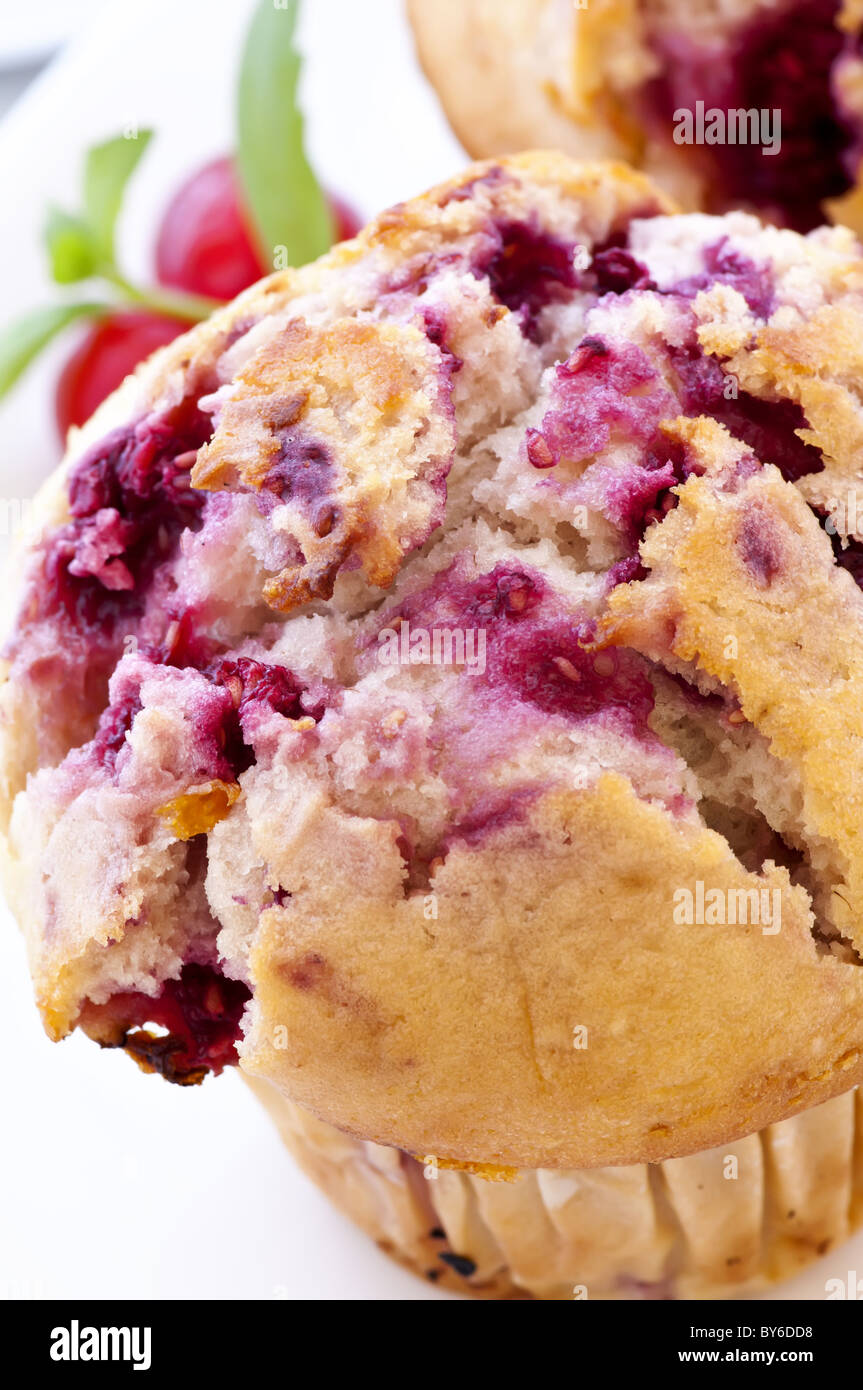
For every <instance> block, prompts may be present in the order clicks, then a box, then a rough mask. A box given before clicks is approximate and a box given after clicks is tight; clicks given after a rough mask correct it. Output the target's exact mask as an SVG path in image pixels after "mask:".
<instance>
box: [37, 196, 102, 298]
mask: <svg viewBox="0 0 863 1390" xmlns="http://www.w3.org/2000/svg"><path fill="white" fill-rule="evenodd" d="M44 237H45V246H46V248H47V251H48V260H49V262H50V266H51V274H52V276H53V278H54V279H55V280H56V282H57V284H58V285H72V284H74V283H75V281H76V280H86V279H88V278H89V276H91V275H93V274H94V273H95V271H96V266H97V264H98V252H97V248H96V246H95V245H94V242H93V234H92V232H91V231H90V228H89V226H88V225H87V223H86V222H83V221H82V220H81V218H80V217H73V216H72V214H71V213H68V212H63V211H62V209H61V208H49V209H48V216H47V218H46V220H45V231H44Z"/></svg>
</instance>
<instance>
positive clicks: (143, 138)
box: [84, 130, 153, 264]
mask: <svg viewBox="0 0 863 1390" xmlns="http://www.w3.org/2000/svg"><path fill="white" fill-rule="evenodd" d="M152 138H153V132H152V130H139V131H137V133H136V134H134V135H130V136H128V137H127V136H125V135H118V136H116V137H115V138H114V139H113V140H106V141H105V143H104V144H102V145H94V146H93V148H92V149H91V150H90V151H89V152H88V154H87V161H86V163H85V165H84V209H85V211H86V214H87V221H88V222H89V224H90V228H91V230H92V234H93V240H94V244H95V246H96V248H97V251H98V254H99V256H100V258H101V259H102V260H103V261H106V262H107V263H108V264H113V262H114V231H115V228H116V226H117V217H118V215H119V212H120V207H121V206H122V202H123V194H124V193H125V191H126V184H127V183H128V182H129V179H130V178H131V177H132V174H133V173H134V172H135V169H136V167H137V165H138V161H139V160H140V159H141V157H142V155H143V154H144V151H145V150H146V148H147V146H148V145H149V143H150V141H151V139H152Z"/></svg>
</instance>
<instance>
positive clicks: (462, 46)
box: [408, 0, 863, 232]
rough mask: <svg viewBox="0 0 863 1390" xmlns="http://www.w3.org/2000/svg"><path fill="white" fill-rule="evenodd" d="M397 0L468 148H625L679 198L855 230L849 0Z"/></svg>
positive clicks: (858, 60)
mask: <svg viewBox="0 0 863 1390" xmlns="http://www.w3.org/2000/svg"><path fill="white" fill-rule="evenodd" d="M408 7H409V11H410V16H411V20H412V22H413V26H414V31H415V33H416V37H417V43H418V48H419V53H420V57H421V59H422V61H423V64H424V66H425V69H426V71H427V73H428V75H429V78H430V79H431V81H432V83H433V84H434V86H435V87H436V88H437V91H438V93H439V95H440V97H441V100H442V101H443V104H444V108H445V110H446V112H447V115H448V116H449V118H450V120H451V122H452V124H453V126H454V128H455V130H456V132H457V134H458V136H459V138H460V139H461V141H462V143H463V144H464V145H465V147H466V149H467V150H468V151H469V153H470V154H472V155H475V156H487V155H495V154H502V153H506V152H508V151H510V150H518V149H525V148H527V149H530V148H533V147H534V146H536V145H549V146H555V147H557V148H559V149H562V150H566V151H568V152H569V153H571V154H573V155H576V156H578V157H580V158H611V159H626V160H628V161H629V162H630V163H632V164H635V165H637V166H640V167H642V168H644V169H645V170H647V171H648V172H649V173H650V174H651V175H652V176H653V177H654V178H656V179H657V180H658V181H659V182H660V183H661V184H662V185H663V186H664V187H665V188H666V189H667V190H669V191H670V192H671V193H672V195H673V196H674V197H675V198H677V199H678V201H679V202H680V203H682V204H683V205H684V206H685V207H690V208H705V209H707V210H708V211H710V212H725V211H728V210H730V209H736V208H739V207H747V208H751V209H752V210H755V211H757V212H759V213H760V214H761V215H762V216H764V217H766V218H769V219H770V220H772V221H774V222H777V223H779V224H781V225H783V226H788V227H794V228H796V229H797V230H798V231H803V232H806V231H809V230H811V229H812V228H813V227H816V226H817V225H818V224H819V223H821V222H824V221H828V220H829V221H839V222H845V223H847V224H848V225H849V226H851V227H853V228H854V229H855V230H856V231H858V232H859V231H861V230H863V200H861V194H860V171H861V161H863V53H861V25H863V9H861V6H860V4H859V0H590V3H589V4H587V3H584V4H578V3H574V0H408ZM680 112H690V113H692V122H691V125H689V124H688V123H687V120H686V117H685V116H680V117H679V118H678V119H675V117H676V115H677V113H680ZM750 112H751V113H753V114H752V115H751V116H750V115H746V114H745V113H750ZM776 112H779V113H780V116H779V119H778V121H777V117H776V115H775V113H776ZM711 113H715V114H714V115H713V116H711ZM762 113H763V115H762ZM744 115H745V119H741V118H742V117H743V116H744ZM678 142H679V143H678Z"/></svg>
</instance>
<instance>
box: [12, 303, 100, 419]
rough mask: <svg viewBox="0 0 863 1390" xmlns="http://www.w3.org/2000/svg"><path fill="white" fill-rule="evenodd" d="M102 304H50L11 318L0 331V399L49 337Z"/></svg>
mask: <svg viewBox="0 0 863 1390" xmlns="http://www.w3.org/2000/svg"><path fill="white" fill-rule="evenodd" d="M107 308H108V306H107V305H106V304H94V303H82V304H52V305H50V306H49V307H48V308H46V309H34V310H33V312H32V313H30V314H25V315H24V316H23V317H22V318H19V319H15V320H14V321H13V322H12V323H10V324H9V326H8V327H7V328H5V329H4V330H3V331H2V333H0V399H2V397H3V396H5V395H6V393H7V392H8V391H9V390H10V389H11V388H12V387H13V386H14V385H15V382H16V381H17V380H18V378H19V376H21V374H22V372H24V371H25V370H26V369H27V367H29V365H30V363H31V362H32V361H33V359H34V358H35V357H38V355H39V353H40V352H41V351H42V349H43V348H44V347H47V346H48V344H49V343H50V342H51V339H52V338H55V337H56V336H57V334H58V333H60V332H62V330H63V329H64V328H67V327H68V325H69V324H70V323H74V322H75V320H76V319H80V318H88V317H91V316H95V315H97V314H103V313H105V311H106V309H107Z"/></svg>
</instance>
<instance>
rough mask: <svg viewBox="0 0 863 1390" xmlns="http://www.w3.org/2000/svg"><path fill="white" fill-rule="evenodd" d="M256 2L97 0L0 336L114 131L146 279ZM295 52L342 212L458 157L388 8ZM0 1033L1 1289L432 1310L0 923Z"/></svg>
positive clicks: (6, 168) (67, 80)
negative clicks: (151, 132) (32, 964)
mask: <svg viewBox="0 0 863 1390" xmlns="http://www.w3.org/2000/svg"><path fill="white" fill-rule="evenodd" d="M10 4H11V0H3V5H4V22H5V9H6V7H7V6H8V5H10ZM37 8H40V7H39V6H37ZM48 8H49V9H50V6H49V7H48ZM250 9H251V3H250V0H147V3H145V4H129V3H127V0H115V2H114V3H113V4H110V5H108V6H107V7H106V9H105V10H104V11H103V12H102V13H101V15H100V18H99V19H98V21H97V22H96V23H95V24H93V25H92V26H91V28H90V29H89V30H87V31H85V33H84V35H83V37H81V38H79V39H78V40H77V41H76V42H75V43H74V44H73V45H72V47H71V48H70V49H68V50H66V52H65V53H64V55H63V56H62V57H61V58H60V59H59V60H57V61H56V62H55V63H54V64H53V65H52V66H51V67H50V68H49V69H48V70H47V71H46V72H45V73H44V74H43V75H42V76H41V77H40V78H39V79H38V80H37V82H36V83H35V84H34V86H32V87H31V88H30V89H29V91H28V92H27V94H26V95H25V96H24V97H23V98H22V99H21V101H20V102H19V103H18V105H17V106H16V107H15V108H14V109H13V110H12V111H11V113H10V114H9V115H8V116H6V117H5V119H4V120H3V121H2V122H0V189H2V190H3V206H2V226H0V318H2V320H3V321H5V320H6V319H8V318H9V317H11V316H12V315H13V314H14V313H16V312H18V311H20V310H24V309H27V308H29V307H32V306H35V305H36V304H38V303H40V302H43V301H44V300H45V299H46V298H47V297H48V296H49V295H50V294H51V290H50V288H49V285H48V282H47V280H46V278H45V273H44V265H43V259H42V255H41V250H40V245H39V228H40V225H41V220H42V216H43V212H44V208H45V204H46V202H47V201H49V200H54V201H57V202H60V203H61V204H63V203H66V204H71V205H72V206H74V204H75V201H76V198H77V192H78V178H79V171H80V157H81V154H82V152H83V150H84V149H85V148H86V146H87V145H88V144H89V143H91V142H92V141H94V140H98V139H104V138H106V137H107V136H109V135H112V134H115V133H116V132H117V131H119V130H120V129H122V128H123V127H124V126H126V125H127V124H128V123H129V122H138V123H139V124H141V125H152V126H154V127H155V128H156V131H157V136H158V138H157V140H156V141H155V142H154V144H153V145H152V146H151V148H150V150H149V151H148V153H147V156H146V159H145V161H144V163H143V165H142V167H141V169H140V171H139V173H138V174H137V175H136V178H135V181H134V184H133V186H132V190H131V194H130V197H129V200H128V206H127V209H126V212H125V215H124V219H123V224H122V229H121V245H122V248H123V253H124V256H125V258H126V260H127V262H128V264H129V265H130V267H131V269H132V270H133V271H134V272H135V273H136V274H137V275H139V276H146V275H147V274H148V272H149V271H150V264H149V257H150V253H151V247H152V244H153V233H154V228H155V225H156V222H157V219H158V215H159V210H160V209H161V208H162V207H163V206H164V203H165V201H166V198H167V197H168V196H169V195H170V193H171V192H172V191H173V189H174V188H175V186H176V185H177V184H178V183H179V182H181V181H182V179H183V178H184V176H185V175H186V174H187V173H188V172H189V171H190V170H192V169H194V168H195V167H196V166H197V165H198V164H200V163H201V162H203V161H204V160H206V159H207V158H209V157H211V156H213V155H217V154H220V153H223V152H224V151H226V150H228V149H229V148H230V147H231V143H232V132H233V85H234V77H235V70H236V61H237V55H238V52H239V47H240V43H241V39H242V34H243V30H244V26H245V24H246V21H247V18H248V15H249V13H250ZM28 41H29V39H28ZM33 43H34V44H36V45H37V46H38V38H37V39H34V40H33ZM303 44H304V48H305V50H306V53H307V58H308V61H307V69H306V83H305V98H304V105H305V109H306V112H307V116H308V121H309V137H310V148H311V154H312V158H313V162H314V164H315V166H316V168H317V170H318V172H319V174H320V175H321V177H322V178H323V180H324V181H325V182H326V183H327V184H328V185H330V186H331V187H332V188H334V189H335V190H337V191H339V192H341V193H343V194H344V195H346V196H347V197H348V198H349V199H350V200H351V201H352V202H353V203H354V204H355V205H356V206H357V207H358V208H359V209H360V211H362V212H364V213H366V214H368V215H371V214H372V213H374V212H376V211H378V210H380V209H381V208H382V207H384V206H387V205H388V204H390V203H393V202H395V201H397V200H398V199H400V198H403V197H406V196H410V195H411V194H413V193H417V192H419V191H421V190H422V189H423V188H424V187H425V186H427V185H428V184H431V183H433V182H435V181H436V180H438V179H439V178H442V177H445V176H447V175H448V174H450V173H452V172H453V171H454V170H456V169H457V168H458V167H459V165H460V163H463V162H464V157H463V155H462V153H461V151H460V149H459V146H458V145H457V143H456V142H455V140H454V139H453V137H452V136H451V135H450V133H449V131H448V129H447V127H446V126H445V123H444V121H443V119H442V117H441V115H440V114H439V112H438V109H437V106H436V103H435V99H434V97H433V95H432V93H431V92H430V90H429V88H428V86H427V85H426V83H425V80H424V78H423V77H422V75H421V74H420V72H419V69H418V67H417V65H416V61H415V59H414V55H413V51H412V47H411V43H410V38H409V35H408V32H407V27H406V24H405V21H404V18H403V15H402V11H401V4H400V0H306V5H305V16H304V26H303ZM0 49H2V44H0ZM2 57H3V54H2V51H0V59H2ZM66 351H68V344H67V345H66V346H65V347H60V348H58V349H57V350H56V351H54V352H52V353H51V354H49V357H48V359H47V360H46V361H44V362H43V363H42V364H41V365H40V366H39V367H38V368H37V369H36V370H34V371H33V372H32V373H31V374H30V375H29V376H28V378H27V379H26V380H25V381H24V383H23V384H22V385H21V386H20V387H19V388H18V389H17V390H16V392H15V393H14V395H13V396H12V397H11V398H10V399H9V400H8V401H7V402H5V403H3V404H2V405H0V440H2V451H0V498H4V499H9V498H23V497H27V496H29V495H30V494H31V493H32V492H33V490H34V489H35V487H36V486H37V485H38V483H39V482H40V481H41V480H42V478H44V476H45V475H46V474H47V473H48V472H49V471H50V469H51V468H52V467H53V466H54V464H55V463H56V462H57V460H58V457H59V445H58V441H57V439H56V436H55V433H54V423H53V413H52V394H51V393H52V379H53V373H54V371H55V369H56V363H57V361H58V360H62V358H63V356H64V353H65V352H66ZM0 1029H2V1033H0V1057H2V1061H0V1297H7V1298H8V1297H11V1298H19V1297H25V1298H29V1297H59V1298H67V1297H80V1298H111V1297H114V1298H116V1297H120V1298H125V1297H136V1298H137V1297H140V1298H151V1297H157V1298H226V1297H227V1298H267V1299H270V1298H276V1299H278V1298H285V1297H287V1298H298V1299H322V1298H335V1299H375V1300H392V1299H426V1298H441V1297H446V1295H443V1294H441V1293H440V1291H437V1290H434V1289H432V1288H431V1287H430V1286H426V1285H424V1284H422V1283H421V1282H420V1281H419V1280H415V1279H414V1278H413V1277H412V1276H410V1275H408V1274H406V1273H404V1272H403V1271H402V1270H400V1269H399V1268H398V1267H397V1266H395V1265H394V1264H392V1263H391V1262H390V1261H389V1260H388V1259H387V1258H386V1257H385V1256H383V1255H381V1254H380V1253H379V1252H378V1251H377V1250H376V1248H375V1247H374V1246H373V1245H371V1244H370V1243H369V1242H368V1241H367V1240H366V1238H365V1237H364V1236H362V1235H361V1234H360V1233H359V1232H357V1231H356V1230H355V1229H354V1228H353V1227H352V1226H351V1225H350V1224H349V1223H348V1222H346V1221H345V1220H343V1219H342V1218H341V1217H340V1216H339V1215H338V1214H337V1213H336V1212H334V1211H333V1210H332V1208H331V1207H330V1206H329V1204H328V1203H327V1201H326V1199H325V1198H323V1197H322V1196H321V1195H320V1194H319V1193H318V1192H317V1191H316V1189H315V1188H314V1187H312V1185H311V1184H310V1183H308V1182H307V1181H306V1179H305V1178H304V1177H302V1175H300V1174H299V1172H298V1171H297V1170H296V1169H295V1168H294V1166H293V1164H292V1161H291V1159H290V1158H289V1156H288V1155H287V1153H286V1152H285V1151H284V1150H283V1148H282V1146H281V1143H280V1141H279V1139H278V1137H277V1135H276V1131H275V1128H274V1127H273V1125H272V1124H271V1122H270V1121H269V1119H268V1118H267V1116H266V1115H265V1114H264V1113H263V1112H262V1111H261V1110H260V1109H259V1107H258V1105H257V1102H256V1101H255V1100H254V1099H253V1098H252V1096H251V1095H250V1094H249V1093H248V1092H247V1091H246V1089H245V1087H244V1086H243V1084H242V1082H241V1081H240V1079H239V1077H238V1076H237V1075H235V1074H233V1073H229V1074H225V1075H224V1076H223V1077H222V1078H220V1079H219V1080H217V1081H214V1080H213V1079H212V1078H211V1079H210V1080H208V1081H207V1082H205V1083H204V1085H203V1086H202V1087H200V1088H193V1089H188V1090H181V1089H180V1088H177V1087H172V1086H168V1085H166V1084H165V1083H164V1082H162V1081H161V1080H160V1079H159V1078H157V1077H148V1076H144V1075H143V1074H142V1073H140V1072H139V1071H138V1070H137V1068H136V1067H135V1066H134V1065H133V1063H132V1062H131V1061H130V1060H129V1059H127V1058H126V1057H124V1056H123V1055H121V1054H118V1053H111V1052H104V1053H103V1052H100V1051H99V1049H98V1048H97V1047H96V1046H95V1045H94V1044H93V1043H91V1042H89V1041H87V1040H86V1039H84V1038H83V1037H79V1036H77V1035H76V1036H73V1037H72V1038H70V1039H68V1040H67V1041H66V1042H64V1043H63V1044H61V1045H60V1046H54V1045H52V1044H51V1043H49V1042H48V1041H47V1039H46V1038H45V1036H44V1034H43V1033H42V1031H41V1027H40V1024H39V1022H38V1019H37V1015H36V1010H35V1007H34V1005H33V1003H32V998H31V990H30V982H29V977H28V974H27V970H26V967H25V963H24V955H23V951H22V949H21V944H20V941H19V939H18V936H17V934H16V931H15V929H14V926H13V923H12V922H11V920H10V919H9V916H8V913H7V912H6V911H5V909H0ZM855 1259H856V1267H857V1268H859V1269H860V1270H861V1273H863V1242H861V1241H860V1240H858V1241H857V1242H855V1243H854V1244H853V1245H849V1246H846V1247H845V1248H844V1249H843V1250H841V1251H840V1252H839V1253H838V1254H834V1255H832V1256H830V1257H828V1258H827V1260H825V1261H822V1262H820V1264H819V1265H818V1266H817V1267H816V1268H815V1269H814V1270H813V1272H812V1273H810V1274H809V1275H808V1276H804V1277H803V1278H802V1279H801V1280H798V1281H796V1283H795V1284H794V1285H793V1286H789V1287H788V1288H787V1289H786V1290H785V1291H784V1293H785V1296H786V1297H797V1298H800V1297H809V1298H819V1297H823V1296H824V1281H825V1279H827V1278H830V1277H834V1276H836V1277H840V1278H845V1277H846V1275H847V1271H848V1270H849V1269H853V1268H855Z"/></svg>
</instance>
